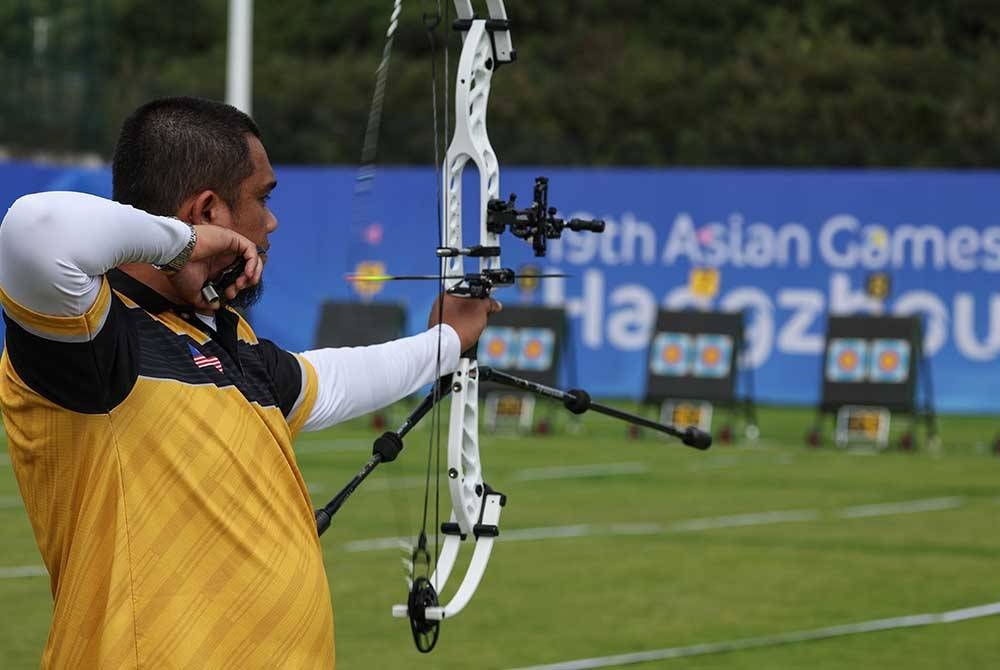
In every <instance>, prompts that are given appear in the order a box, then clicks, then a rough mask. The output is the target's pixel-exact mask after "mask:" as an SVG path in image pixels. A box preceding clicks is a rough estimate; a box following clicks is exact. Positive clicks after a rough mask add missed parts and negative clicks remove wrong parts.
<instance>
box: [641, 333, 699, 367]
mask: <svg viewBox="0 0 1000 670" xmlns="http://www.w3.org/2000/svg"><path fill="white" fill-rule="evenodd" d="M692 348H693V341H692V338H691V336H690V335H687V334H685V333H657V334H656V337H654V338H653V346H652V348H651V350H650V359H649V369H650V370H651V371H652V373H653V374H655V375H664V376H668V377H683V376H684V375H686V374H688V372H689V371H690V368H691V354H692Z"/></svg>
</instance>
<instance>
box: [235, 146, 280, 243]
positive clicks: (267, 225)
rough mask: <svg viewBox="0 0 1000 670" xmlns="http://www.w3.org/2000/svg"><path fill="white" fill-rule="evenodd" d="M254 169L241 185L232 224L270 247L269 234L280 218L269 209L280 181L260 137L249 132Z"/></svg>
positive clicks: (251, 237) (245, 234) (251, 239)
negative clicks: (272, 192) (273, 191)
mask: <svg viewBox="0 0 1000 670" xmlns="http://www.w3.org/2000/svg"><path fill="white" fill-rule="evenodd" d="M246 137H247V144H248V145H249V147H250V160H251V162H252V163H253V172H252V173H251V174H250V176H249V177H247V178H246V179H245V180H243V183H242V184H241V185H240V194H239V199H238V200H237V202H236V206H235V207H234V208H233V228H234V229H235V230H236V232H238V233H240V234H241V235H243V236H244V237H246V238H247V239H249V240H250V241H252V242H254V243H256V244H257V246H258V247H262V248H264V249H267V248H268V247H269V246H270V243H269V242H268V240H267V236H268V235H269V234H271V233H272V232H274V230H275V229H276V228H277V227H278V219H276V218H275V216H274V214H272V213H271V210H270V209H268V206H267V201H268V200H269V199H270V197H271V191H272V190H274V187H275V186H277V185H278V182H277V181H276V180H275V178H274V170H273V169H272V168H271V161H269V160H268V158H267V151H265V149H264V145H263V144H261V142H260V140H259V139H257V138H256V137H254V136H253V135H247V136H246Z"/></svg>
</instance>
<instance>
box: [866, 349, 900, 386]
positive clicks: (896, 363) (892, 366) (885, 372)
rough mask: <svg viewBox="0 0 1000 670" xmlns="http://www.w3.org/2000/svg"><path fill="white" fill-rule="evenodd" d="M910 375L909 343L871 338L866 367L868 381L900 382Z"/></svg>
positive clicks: (881, 382) (882, 382)
mask: <svg viewBox="0 0 1000 670" xmlns="http://www.w3.org/2000/svg"><path fill="white" fill-rule="evenodd" d="M909 376H910V343H909V342H907V341H906V340H896V339H892V340H872V344H871V358H870V361H869V367H868V378H869V380H870V381H872V382H875V383H880V384H900V383H902V382H905V381H906V380H907V379H908V378H909Z"/></svg>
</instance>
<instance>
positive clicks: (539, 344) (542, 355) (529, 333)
mask: <svg viewBox="0 0 1000 670" xmlns="http://www.w3.org/2000/svg"><path fill="white" fill-rule="evenodd" d="M519 340H520V341H519V343H518V345H519V346H518V352H517V369H518V370H548V369H549V367H550V366H551V365H552V357H553V353H554V352H555V343H556V334H555V333H554V332H553V331H552V329H551V328H522V329H521V333H520V338H519Z"/></svg>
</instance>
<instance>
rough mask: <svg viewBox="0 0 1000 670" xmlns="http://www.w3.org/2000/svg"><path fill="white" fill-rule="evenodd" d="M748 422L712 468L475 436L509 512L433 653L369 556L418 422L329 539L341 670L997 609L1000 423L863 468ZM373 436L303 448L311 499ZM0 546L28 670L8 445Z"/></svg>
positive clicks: (935, 655) (561, 443)
mask: <svg viewBox="0 0 1000 670" xmlns="http://www.w3.org/2000/svg"><path fill="white" fill-rule="evenodd" d="M540 409H541V411H544V408H540ZM759 415H760V425H761V430H762V435H761V439H760V440H759V441H758V442H757V444H756V445H752V446H751V445H745V444H744V445H737V446H722V445H716V446H714V447H712V449H711V450H709V451H707V452H697V451H694V450H691V449H687V448H684V447H682V446H680V445H679V444H678V443H675V442H671V441H668V440H664V439H659V438H657V437H653V436H645V437H644V438H643V439H642V440H639V441H633V440H628V439H626V432H625V428H624V426H623V425H622V424H619V423H616V422H614V421H612V420H610V419H605V418H603V417H600V416H587V417H586V418H585V419H584V421H583V422H582V424H581V425H580V426H579V427H578V428H579V430H578V432H576V433H570V432H569V431H568V430H565V428H566V424H565V423H557V428H558V429H557V430H556V431H555V432H554V434H552V435H548V436H520V437H518V436H513V435H483V436H482V443H483V444H482V450H483V461H484V462H485V472H486V475H487V480H488V481H489V482H490V484H491V485H493V486H494V487H495V488H497V489H498V490H501V491H503V492H504V493H506V494H507V495H508V498H509V500H508V504H507V507H506V508H505V510H504V515H503V518H502V520H501V528H502V531H501V539H500V541H499V542H498V543H497V545H496V547H495V549H494V553H493V559H492V561H491V563H490V565H489V567H488V569H487V572H486V576H485V578H484V580H483V583H482V584H481V586H480V588H479V591H478V593H477V594H476V596H475V597H474V598H473V600H472V602H471V603H470V605H469V606H468V607H467V608H466V610H465V611H464V612H462V613H461V614H460V615H459V616H458V617H456V618H455V619H454V620H452V621H446V622H444V624H443V625H442V631H441V638H440V640H439V642H438V646H437V649H435V650H434V651H433V652H432V653H431V654H429V655H421V654H418V653H417V652H416V651H415V649H414V648H413V645H412V642H411V640H410V633H409V628H408V625H407V624H406V622H404V621H401V620H396V619H393V618H391V616H390V615H389V611H390V608H391V606H392V605H393V604H394V603H396V602H402V601H403V599H404V598H405V591H404V589H405V584H404V582H403V569H402V565H401V562H400V557H401V556H402V553H401V551H400V550H399V549H396V548H388V549H379V548H377V547H378V546H379V545H378V544H377V543H371V542H366V541H369V540H378V539H384V538H392V537H396V536H408V535H411V534H412V533H414V532H415V530H416V529H417V527H418V526H419V521H420V512H421V505H422V495H423V492H422V487H423V484H422V472H423V467H424V464H425V462H426V450H427V445H428V435H429V431H428V429H426V428H418V429H417V430H415V431H414V432H413V433H412V434H411V436H410V438H409V439H408V441H407V451H406V452H404V454H403V455H402V456H401V457H400V460H398V461H396V462H395V463H392V464H387V465H384V466H382V467H381V468H379V470H377V471H376V472H375V474H374V475H372V477H370V478H369V480H368V481H367V482H366V483H365V484H364V485H362V487H361V488H360V489H359V490H358V491H357V493H356V494H355V495H354V497H353V498H352V499H351V500H349V501H348V503H347V504H346V505H345V507H344V508H343V509H342V510H341V512H340V514H339V515H338V516H337V517H336V518H335V519H334V525H333V527H332V528H331V529H330V531H328V532H327V534H326V535H325V536H324V537H323V544H324V549H325V553H326V565H327V571H328V574H329V578H330V591H331V596H332V598H333V603H334V610H335V617H336V638H337V661H338V667H340V668H342V669H348V670H352V669H357V668H365V669H369V668H371V669H379V670H381V669H383V668H389V669H391V668H407V669H408V668H488V669H489V668H498V669H503V668H520V667H525V666H532V665H539V664H548V663H556V662H559V661H567V660H572V659H580V658H588V657H603V656H610V655H617V654H631V653H635V652H641V651H648V650H656V649H663V648H670V647H682V646H688V645H695V644H702V643H715V642H722V641H727V640H735V639H742V638H751V637H757V636H770V635H777V634H781V633H787V632H791V631H801V630H809V629H817V628H824V627H829V626H837V625H842V624H851V623H856V622H862V621H869V620H874V619H882V618H890V617H901V616H905V615H915V614H923V613H935V612H944V611H949V610H955V609H960V608H966V607H971V606H974V605H982V604H987V603H994V602H997V601H1000V458H997V457H996V456H994V455H993V454H992V453H991V451H990V446H989V445H991V444H992V441H993V438H994V437H995V435H996V434H997V433H998V432H1000V417H943V418H942V419H941V421H940V426H941V434H942V438H943V444H942V446H941V448H940V449H937V450H933V451H932V450H929V449H920V450H918V451H917V452H915V453H903V452H899V451H887V452H883V453H872V452H870V451H865V450H841V449H837V448H835V447H832V446H826V447H824V448H822V449H808V448H806V447H805V446H804V444H803V435H804V434H805V432H806V430H807V428H808V426H809V425H810V423H811V422H812V419H813V414H812V412H811V411H807V410H799V409H772V408H761V409H760V410H759ZM401 416H402V410H401V409H400V410H396V411H394V413H393V415H392V421H393V422H395V421H396V419H397V418H401ZM562 421H563V419H562V418H560V419H559V422H562ZM375 434H376V432H375V431H374V430H372V429H371V428H370V427H369V426H368V425H367V423H366V422H362V421H356V422H352V423H350V424H348V425H346V426H342V427H337V428H335V429H332V430H329V431H325V432H323V433H319V434H312V435H307V436H305V437H304V438H303V439H302V440H300V442H299V445H298V447H299V454H300V455H299V459H300V464H301V467H302V470H303V473H304V475H305V478H306V481H307V482H308V483H309V485H310V487H311V489H312V490H313V491H314V498H315V500H316V502H317V503H321V502H325V501H326V500H327V499H328V498H329V497H331V496H332V495H333V494H334V493H336V491H337V490H338V489H339V488H340V487H341V486H342V485H343V484H344V483H346V482H347V480H348V479H350V477H351V476H352V475H353V474H354V473H355V472H356V471H357V470H358V469H359V468H360V466H361V465H362V464H363V463H364V461H365V460H366V458H367V454H368V452H369V451H370V445H371V440H372V438H373V437H374V436H375ZM446 498H447V496H446V494H443V499H446ZM889 503H903V504H901V505H897V506H887V504H889ZM767 513H770V514H767ZM442 514H446V513H445V512H442ZM386 544H389V543H386ZM0 547H2V549H0V575H3V577H2V578H0V604H2V608H3V616H2V618H0V667H2V668H5V669H6V670H15V669H19V668H32V667H37V665H38V659H39V655H40V652H41V649H42V646H43V644H44V641H45V637H46V634H47V629H48V619H49V616H50V612H51V602H50V601H51V598H50V594H49V590H48V580H47V578H46V577H44V576H22V577H14V576H12V574H13V573H12V570H11V568H15V567H23V566H39V565H40V563H41V562H40V560H39V558H38V554H37V550H36V548H35V545H34V541H33V539H32V535H31V531H30V528H29V525H28V522H27V519H26V516H25V513H24V510H23V509H22V508H21V506H20V497H19V495H18V492H17V487H16V484H15V481H14V477H13V473H12V472H11V468H10V465H9V462H8V460H7V458H6V451H5V450H3V451H0ZM373 547H374V548H373ZM456 570H458V568H456ZM998 631H1000V617H986V618H978V619H972V620H968V621H962V622H957V623H947V624H941V625H933V626H927V627H919V628H908V629H901V630H889V631H884V632H877V633H869V634H860V635H851V636H844V637H836V638H833V639H827V640H821V641H811V642H801V643H796V644H786V645H781V646H765V647H761V648H757V649H749V650H740V651H731V652H728V653H717V654H709V655H700V656H692V657H685V658H676V659H671V660H658V661H653V662H648V663H644V664H641V665H637V666H634V667H642V668H676V669H681V668H683V669H690V668H703V669H719V670H723V669H724V670H734V669H736V668H803V667H808V668H810V670H821V669H827V668H829V669H833V668H838V669H839V668H879V670H892V669H899V670H920V669H924V668H926V669H931V668H935V669H936V668H944V667H956V668H988V667H1000V634H998Z"/></svg>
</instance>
